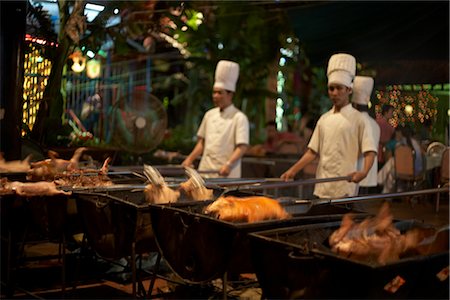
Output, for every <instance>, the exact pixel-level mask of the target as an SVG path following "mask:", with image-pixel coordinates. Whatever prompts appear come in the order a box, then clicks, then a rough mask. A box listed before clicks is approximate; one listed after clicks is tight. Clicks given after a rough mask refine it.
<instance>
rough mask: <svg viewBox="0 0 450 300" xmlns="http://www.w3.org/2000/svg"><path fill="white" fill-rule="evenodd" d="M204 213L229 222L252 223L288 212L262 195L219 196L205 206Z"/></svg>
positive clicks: (275, 217) (283, 217) (285, 216)
mask: <svg viewBox="0 0 450 300" xmlns="http://www.w3.org/2000/svg"><path fill="white" fill-rule="evenodd" d="M204 213H205V214H209V215H212V216H214V217H216V218H218V219H220V220H223V221H229V222H248V223H253V222H259V221H263V220H270V219H286V218H289V214H288V213H287V212H286V211H285V210H284V208H283V207H282V206H281V205H280V203H279V202H278V201H277V200H275V199H271V198H268V197H264V196H250V197H243V198H238V197H234V196H225V197H219V198H218V199H217V200H216V201H214V202H213V203H211V204H210V205H208V206H207V207H206V208H205V210H204Z"/></svg>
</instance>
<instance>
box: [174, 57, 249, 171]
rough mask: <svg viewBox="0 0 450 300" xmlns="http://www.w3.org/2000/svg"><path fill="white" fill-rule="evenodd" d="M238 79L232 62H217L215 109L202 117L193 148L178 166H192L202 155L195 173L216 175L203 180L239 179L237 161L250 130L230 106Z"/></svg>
mask: <svg viewBox="0 0 450 300" xmlns="http://www.w3.org/2000/svg"><path fill="white" fill-rule="evenodd" d="M238 77H239V65H238V64H237V63H236V62H233V61H227V60H221V61H219V62H218V64H217V67H216V73H215V80H214V86H213V102H214V105H215V106H216V107H215V108H212V109H210V110H208V111H207V112H206V113H205V115H204V117H203V120H202V123H201V124H200V127H199V129H198V131H197V144H196V145H195V147H194V149H193V150H192V152H191V153H190V154H189V155H188V157H187V158H186V159H185V160H184V161H183V162H182V165H183V166H192V165H193V162H194V161H195V159H196V158H197V157H198V156H200V155H202V158H201V160H200V164H199V167H198V170H199V171H215V170H217V171H218V173H216V174H213V173H211V174H205V176H206V177H217V176H223V177H230V178H240V177H241V158H242V156H243V155H244V154H245V152H246V151H247V148H248V146H249V138H250V129H249V122H248V118H247V116H246V115H245V114H244V113H243V112H242V111H240V110H239V109H238V108H236V107H235V106H234V104H233V96H234V92H235V91H236V82H237V80H238ZM208 175H209V176H208Z"/></svg>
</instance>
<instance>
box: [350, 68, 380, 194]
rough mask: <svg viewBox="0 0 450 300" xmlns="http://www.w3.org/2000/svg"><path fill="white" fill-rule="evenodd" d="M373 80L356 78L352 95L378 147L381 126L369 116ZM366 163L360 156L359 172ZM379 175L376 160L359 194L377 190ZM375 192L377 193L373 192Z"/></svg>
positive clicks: (362, 77) (361, 183)
mask: <svg viewBox="0 0 450 300" xmlns="http://www.w3.org/2000/svg"><path fill="white" fill-rule="evenodd" d="M373 84H374V81H373V78H372V77H368V76H356V77H355V80H354V81H353V95H352V104H353V107H354V108H356V109H357V110H359V111H360V112H361V113H362V115H363V118H364V120H365V122H366V126H369V128H370V130H371V132H372V138H373V140H374V142H375V144H376V145H378V143H379V141H380V126H379V125H378V123H377V122H376V121H375V119H374V118H372V117H371V116H370V115H369V106H368V105H369V102H370V95H371V94H372V90H373ZM363 163H364V157H363V156H360V157H359V160H358V170H362V168H363ZM377 173H378V160H377V159H375V160H374V162H373V165H372V168H370V171H369V173H368V174H367V176H366V178H364V179H363V180H361V182H359V194H360V195H363V194H369V193H370V192H369V191H370V190H375V188H376V186H377V185H378V183H377ZM373 192H375V191H373Z"/></svg>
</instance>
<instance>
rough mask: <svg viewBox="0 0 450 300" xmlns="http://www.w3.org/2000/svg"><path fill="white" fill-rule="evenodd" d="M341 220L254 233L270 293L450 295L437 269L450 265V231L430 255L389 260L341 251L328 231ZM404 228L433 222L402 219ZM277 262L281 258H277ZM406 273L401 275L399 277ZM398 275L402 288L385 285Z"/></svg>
mask: <svg viewBox="0 0 450 300" xmlns="http://www.w3.org/2000/svg"><path fill="white" fill-rule="evenodd" d="M339 226H340V222H329V223H321V224H312V225H303V226H294V227H289V228H281V229H280V228H278V229H273V230H268V231H261V232H253V233H250V234H249V240H250V244H251V249H252V253H253V255H252V259H253V264H254V266H255V272H256V275H257V278H258V282H259V284H260V286H261V288H262V290H263V294H264V297H265V298H268V299H273V298H275V299H297V298H300V299H318V298H320V299H412V298H415V299H440V298H442V299H448V293H449V282H448V278H446V279H444V280H443V281H441V280H439V279H438V277H437V274H438V273H439V272H441V271H443V270H444V272H445V268H446V267H447V268H448V265H449V248H448V231H446V232H443V233H442V235H440V238H439V239H436V241H435V243H434V244H433V246H432V247H431V249H433V251H430V253H429V254H428V255H418V254H417V253H414V252H410V253H408V254H405V255H404V256H403V257H401V258H400V260H398V261H396V262H392V263H388V264H386V265H380V264H377V263H374V262H361V261H357V260H354V259H349V258H345V257H341V256H339V255H338V254H336V253H334V252H332V251H331V249H330V247H329V245H328V237H329V236H330V234H331V233H332V232H333V231H334V230H336V229H337V228H339ZM395 226H396V227H397V228H398V229H399V230H400V231H401V232H402V233H404V232H405V231H406V230H408V229H411V228H414V227H419V228H430V227H431V226H430V225H427V224H423V223H421V222H418V221H415V220H402V221H400V220H397V221H395ZM274 262H276V263H274ZM400 278H401V279H400ZM395 279H400V280H404V283H403V285H401V286H399V287H398V289H397V290H395V291H394V290H391V291H388V290H385V286H386V285H387V284H388V283H390V282H393V281H394V280H395Z"/></svg>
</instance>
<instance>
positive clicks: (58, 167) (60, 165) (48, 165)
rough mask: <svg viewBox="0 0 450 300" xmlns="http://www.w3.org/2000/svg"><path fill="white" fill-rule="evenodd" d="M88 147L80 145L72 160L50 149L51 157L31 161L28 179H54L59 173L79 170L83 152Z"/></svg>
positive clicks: (49, 154)
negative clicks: (61, 156)
mask: <svg viewBox="0 0 450 300" xmlns="http://www.w3.org/2000/svg"><path fill="white" fill-rule="evenodd" d="M86 149H87V148H85V147H80V148H78V149H77V150H75V152H74V154H73V156H72V158H71V159H70V160H66V159H61V158H58V153H56V152H55V151H49V152H48V156H49V157H50V158H49V159H45V160H41V161H38V162H34V163H31V170H29V171H28V175H27V179H28V180H33V181H36V180H53V179H54V177H55V175H57V174H61V173H63V172H71V171H74V170H78V163H79V161H80V157H81V154H82V153H83V151H85V150H86Z"/></svg>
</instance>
